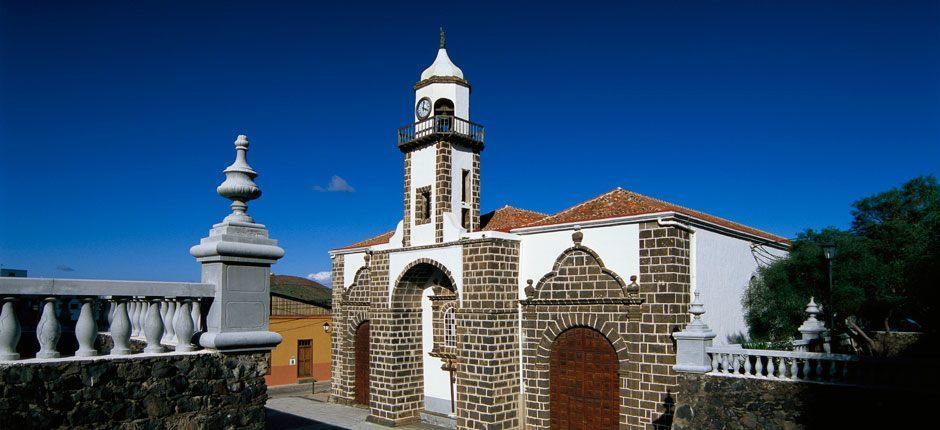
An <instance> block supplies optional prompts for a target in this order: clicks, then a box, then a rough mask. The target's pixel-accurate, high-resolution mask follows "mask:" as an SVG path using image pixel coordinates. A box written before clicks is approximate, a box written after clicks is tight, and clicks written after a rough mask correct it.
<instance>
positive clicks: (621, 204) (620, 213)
mask: <svg viewBox="0 0 940 430" xmlns="http://www.w3.org/2000/svg"><path fill="white" fill-rule="evenodd" d="M656 212H678V213H681V214H683V215H687V216H691V217H695V218H698V219H701V220H703V221H707V222H710V223H714V224H718V225H720V226H723V227H727V228H731V229H734V230H738V231H743V232H745V233H750V234H753V235H755V236H759V237H762V238H765V239H769V240H772V241H775V242H783V243H790V241H789V240H788V239H786V238H783V237H780V236H776V235H773V234H770V233H766V232H763V231H760V230H757V229H755V228H751V227H748V226H745V225H742V224H738V223H736V222H732V221H728V220H726V219H723V218H718V217H716V216H712V215H708V214H704V213H702V212H698V211H694V210H691V209H688V208H685V207H682V206H679V205H675V204H672V203H669V202H664V201H662V200H659V199H654V198H652V197H648V196H644V195H642V194H637V193H634V192H632V191H627V190H624V189H622V188H617V189H614V190H612V191H609V192H607V193H604V194H602V195H600V196H597V197H595V198H593V199H591V200H588V201H586V202H584V203H581V204H579V205H576V206H572V207H570V208H568V209H565V210H563V211H561V212H558V213H556V214H554V215H551V216H547V217H545V218H542V219H540V220H537V221H534V222H532V223H529V224H526V225H525V226H522V227H537V226H546V225H556V224H566V223H573V222H579V221H591V220H600V219H606V218H618V217H625V216H631V215H643V214H650V213H656Z"/></svg>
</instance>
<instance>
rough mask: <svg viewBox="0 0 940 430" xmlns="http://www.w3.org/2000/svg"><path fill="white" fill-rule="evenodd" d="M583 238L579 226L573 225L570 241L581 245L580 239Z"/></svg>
mask: <svg viewBox="0 0 940 430" xmlns="http://www.w3.org/2000/svg"><path fill="white" fill-rule="evenodd" d="M582 240H584V233H581V226H580V225H576V226H574V233H572V234H571V241H572V242H574V244H575V246H581V241H582Z"/></svg>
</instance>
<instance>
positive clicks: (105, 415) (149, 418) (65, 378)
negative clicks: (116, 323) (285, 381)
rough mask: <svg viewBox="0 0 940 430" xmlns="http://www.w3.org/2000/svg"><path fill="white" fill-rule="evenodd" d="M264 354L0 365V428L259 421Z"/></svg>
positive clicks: (252, 424) (247, 424)
mask: <svg viewBox="0 0 940 430" xmlns="http://www.w3.org/2000/svg"><path fill="white" fill-rule="evenodd" d="M266 370H267V353H259V352H252V353H235V354H232V353H227V354H221V353H216V352H201V353H193V354H181V355H175V354H172V355H171V354H167V355H159V356H153V357H133V356H130V357H128V358H105V359H95V360H75V361H52V362H47V363H17V364H4V365H0V394H2V396H0V429H33V428H41V429H65V428H88V429H105V428H124V429H164V428H251V429H263V428H264V426H265V415H264V403H265V401H266V400H267V388H266V387H265V384H264V374H265V372H266Z"/></svg>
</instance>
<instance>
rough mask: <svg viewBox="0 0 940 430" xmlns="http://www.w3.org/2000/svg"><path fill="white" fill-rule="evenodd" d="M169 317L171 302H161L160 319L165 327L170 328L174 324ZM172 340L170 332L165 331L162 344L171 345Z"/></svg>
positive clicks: (166, 300)
mask: <svg viewBox="0 0 940 430" xmlns="http://www.w3.org/2000/svg"><path fill="white" fill-rule="evenodd" d="M169 316H170V300H169V299H163V300H161V301H160V319H161V320H162V321H163V326H164V327H169V326H171V325H173V323H172V322H171V321H170V318H169ZM171 340H172V339H171V338H170V331H169V330H164V331H163V337H162V338H161V339H160V343H163V344H167V343H170V341H171Z"/></svg>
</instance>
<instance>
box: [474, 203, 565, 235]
mask: <svg viewBox="0 0 940 430" xmlns="http://www.w3.org/2000/svg"><path fill="white" fill-rule="evenodd" d="M546 216H548V215H545V214H543V213H538V212H535V211H529V210H525V209H519V208H514V207H512V206H503V207H501V208H499V209H496V210H495V211H492V212H490V213H488V214H485V215H481V216H480V225H481V226H483V228H482V229H481V230H484V231H502V232H508V231H509V230H512V229H514V228H516V227H522V226H524V225H526V224H530V223H533V222H536V221H538V220H540V219H542V218H545V217H546Z"/></svg>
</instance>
